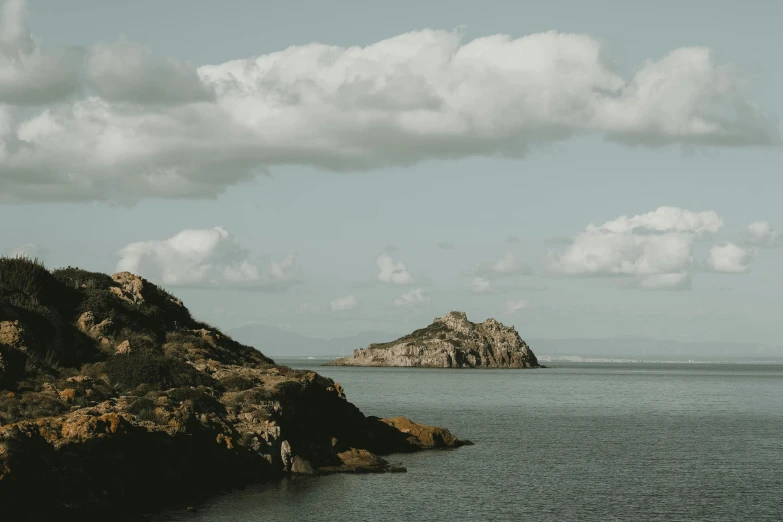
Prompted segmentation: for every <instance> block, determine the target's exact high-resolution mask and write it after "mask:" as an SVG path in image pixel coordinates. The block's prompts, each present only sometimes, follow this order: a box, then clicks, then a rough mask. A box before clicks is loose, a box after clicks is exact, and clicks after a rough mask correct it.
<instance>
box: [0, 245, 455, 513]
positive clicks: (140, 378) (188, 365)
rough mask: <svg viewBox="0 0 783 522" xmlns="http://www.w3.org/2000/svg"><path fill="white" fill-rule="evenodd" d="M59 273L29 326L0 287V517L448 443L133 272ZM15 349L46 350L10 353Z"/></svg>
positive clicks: (137, 504) (100, 507)
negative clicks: (357, 400) (357, 401)
mask: <svg viewBox="0 0 783 522" xmlns="http://www.w3.org/2000/svg"><path fill="white" fill-rule="evenodd" d="M2 262H3V261H2V259H1V258H0V269H2ZM59 277H60V278H62V279H58V277H53V278H52V279H51V280H50V281H49V283H48V284H49V285H50V286H51V288H49V289H48V290H47V292H49V294H56V292H57V291H58V286H57V285H58V284H60V285H62V288H61V291H62V293H63V297H64V298H63V299H58V298H57V297H56V295H55V298H54V299H53V300H52V302H56V303H57V307H56V308H55V307H52V308H51V309H48V311H47V313H45V314H40V317H37V318H36V319H35V323H26V321H30V319H28V318H27V316H26V315H20V316H17V315H15V313H16V312H15V311H14V308H13V306H12V305H11V304H9V303H8V302H7V300H6V298H5V297H3V296H0V313H2V314H3V315H2V317H3V319H10V320H5V321H3V322H2V323H0V389H3V390H5V391H4V392H3V399H4V400H5V401H7V404H6V406H7V408H6V409H4V411H3V416H2V417H0V418H2V422H3V423H4V424H2V425H0V506H2V516H0V519H2V520H5V519H9V520H15V519H18V518H19V516H17V515H20V516H23V517H24V519H36V520H79V519H80V518H81V515H82V514H84V513H88V512H89V513H90V515H94V514H99V515H100V517H95V518H107V519H108V518H111V516H113V515H114V514H116V513H117V512H118V510H125V509H126V508H127V507H128V506H134V509H137V510H147V509H152V510H154V509H157V508H158V507H160V506H165V505H168V504H172V503H178V502H183V504H181V505H188V504H186V503H185V502H188V501H189V499H191V498H192V494H193V492H194V491H196V490H197V491H199V493H201V492H204V493H205V494H206V493H209V492H217V491H220V490H224V489H226V488H231V487H235V486H241V485H243V484H247V483H250V482H257V481H262V480H266V479H269V478H274V477H280V476H282V475H284V474H286V473H294V474H307V475H319V474H321V473H335V472H393V471H402V470H404V468H401V467H400V466H396V465H393V464H390V463H389V462H387V461H386V460H385V459H384V458H382V457H381V455H387V454H390V453H395V452H408V451H418V450H422V449H428V448H437V447H456V446H457V445H459V444H460V441H459V440H458V439H457V438H456V437H454V436H453V435H451V434H450V433H449V432H448V431H447V430H440V429H439V428H435V427H430V426H423V425H418V424H416V423H414V422H412V421H410V420H408V419H405V421H401V420H397V419H396V418H395V419H386V420H381V419H378V418H377V417H368V416H365V415H364V414H363V413H362V412H361V411H360V410H359V409H358V408H357V407H356V406H355V405H353V404H352V403H350V402H349V401H348V400H346V396H345V390H343V387H342V386H341V385H340V384H339V383H336V382H334V381H333V380H332V379H328V378H325V377H323V376H321V375H318V374H317V373H315V372H312V371H305V370H294V369H291V368H287V367H284V366H279V365H276V364H275V363H274V361H273V360H271V359H269V358H268V357H265V356H264V355H263V354H261V353H260V352H258V350H256V349H254V348H253V347H250V346H245V345H242V344H240V343H238V342H236V341H234V340H233V339H231V338H230V337H229V336H226V335H223V334H222V333H221V332H219V331H218V330H216V329H214V328H210V327H206V326H205V325H203V324H202V323H199V322H197V321H195V320H194V319H193V318H192V317H191V316H190V313H189V312H188V311H187V309H186V308H184V306H182V304H181V302H179V301H178V300H176V298H173V297H171V296H170V295H169V294H167V293H166V292H165V291H163V290H161V289H159V288H158V287H156V286H155V285H153V284H151V283H148V282H146V281H144V280H143V279H142V278H140V277H138V276H135V275H133V274H130V273H119V274H115V276H113V278H111V280H109V278H108V277H107V276H105V275H103V274H93V273H90V272H86V271H83V270H78V269H66V270H65V271H64V273H60V274H59ZM100 292H103V295H100V294H99V293H100ZM96 297H97V299H96ZM118 298H119V299H122V300H123V301H125V302H128V303H134V305H133V306H126V305H125V303H124V302H120V301H119V300H118ZM65 303H67V304H65ZM95 303H100V308H98V307H97V306H96V305H95ZM41 306H42V307H43V308H46V306H48V305H46V303H45V302H43V301H42V305H41ZM90 306H94V308H93V310H94V311H86V312H83V311H84V310H89V307H90ZM68 307H71V308H70V309H68ZM98 310H100V311H98ZM77 311H78V312H77ZM82 312H83V313H82ZM97 315H100V316H102V317H96V316H97ZM109 316H111V318H112V319H111V320H109V319H108V317H109ZM33 324H34V327H33V326H32V325H33ZM142 324H143V325H144V326H141V325H142ZM133 325H138V326H139V328H140V329H139V331H128V332H127V336H123V337H121V338H119V339H115V335H116V334H117V333H118V332H119V331H122V330H125V329H130V328H133ZM120 327H121V328H122V330H121V329H120ZM82 333H84V334H86V335H82ZM129 339H132V340H133V345H132V344H131V342H130V341H129ZM136 339H138V344H137V341H136ZM120 341H122V342H120ZM111 347H114V348H115V349H114V351H110V350H109V348H111ZM28 349H30V350H31V353H34V354H35V355H36V357H41V356H42V355H43V356H44V357H45V358H46V359H45V360H44V359H43V358H39V359H36V364H35V365H26V362H27V358H28V357H27V354H26V352H27V351H28ZM142 350H143V353H144V356H140V355H141V352H142ZM41 362H43V363H44V364H41ZM25 368H27V370H25ZM9 369H10V370H9ZM11 370H13V372H15V373H14V375H15V377H14V378H8V375H9V371H11ZM13 372H12V373H13ZM17 377H24V378H25V380H24V385H22V381H19V380H18V379H17ZM15 379H17V380H15ZM16 404H19V405H25V406H26V407H16ZM396 426H400V428H397V427H396ZM403 430H405V431H403ZM439 430H440V431H439ZM42 491H44V492H45V493H46V494H41V492H42ZM30 498H35V499H36V502H34V503H31V502H29V501H28V499H30ZM31 510H40V511H41V513H40V515H41V516H38V515H39V513H37V512H36V513H30V511H31Z"/></svg>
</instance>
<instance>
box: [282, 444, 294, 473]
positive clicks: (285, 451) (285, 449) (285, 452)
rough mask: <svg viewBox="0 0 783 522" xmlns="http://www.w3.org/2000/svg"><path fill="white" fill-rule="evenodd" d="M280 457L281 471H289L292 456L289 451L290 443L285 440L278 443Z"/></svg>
mask: <svg viewBox="0 0 783 522" xmlns="http://www.w3.org/2000/svg"><path fill="white" fill-rule="evenodd" d="M280 458H281V459H283V471H286V472H287V471H291V463H292V462H293V460H294V457H293V454H292V453H291V444H289V443H288V441H287V440H284V441H283V443H282V444H281V445H280Z"/></svg>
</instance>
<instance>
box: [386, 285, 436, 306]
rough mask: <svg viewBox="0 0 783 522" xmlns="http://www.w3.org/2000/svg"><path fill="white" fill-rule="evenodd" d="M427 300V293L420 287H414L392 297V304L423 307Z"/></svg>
mask: <svg viewBox="0 0 783 522" xmlns="http://www.w3.org/2000/svg"><path fill="white" fill-rule="evenodd" d="M429 302H430V296H429V293H428V292H426V291H425V290H423V289H421V288H414V289H413V290H411V291H409V292H406V293H404V294H402V295H401V296H400V297H397V298H395V299H394V305H395V306H399V307H403V308H418V307H423V306H427V305H428V304H429Z"/></svg>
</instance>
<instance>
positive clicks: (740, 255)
mask: <svg viewBox="0 0 783 522" xmlns="http://www.w3.org/2000/svg"><path fill="white" fill-rule="evenodd" d="M752 261H753V250H751V249H749V248H743V247H741V246H738V245H735V244H734V243H723V244H722V245H715V246H713V247H712V248H710V254H709V256H708V257H707V260H706V261H705V262H704V265H705V266H706V267H707V268H708V269H710V270H712V271H714V272H723V273H726V274H744V273H746V272H749V271H750V264H751V262H752Z"/></svg>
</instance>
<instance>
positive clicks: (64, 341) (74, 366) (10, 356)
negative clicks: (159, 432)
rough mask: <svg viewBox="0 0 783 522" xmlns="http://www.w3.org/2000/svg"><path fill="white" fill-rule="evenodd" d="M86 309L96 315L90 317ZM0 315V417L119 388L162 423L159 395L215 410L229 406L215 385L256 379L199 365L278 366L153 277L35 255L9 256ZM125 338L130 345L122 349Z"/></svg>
mask: <svg viewBox="0 0 783 522" xmlns="http://www.w3.org/2000/svg"><path fill="white" fill-rule="evenodd" d="M128 284H130V287H129V286H128ZM134 285H135V286H134ZM129 288H130V289H129ZM129 292H130V293H129ZM85 312H90V313H91V314H92V317H91V318H90V317H89V316H87V317H88V319H83V317H82V316H83V314H84V313H85ZM80 318H82V319H83V320H82V321H81V323H80ZM0 322H3V324H4V325H5V326H4V327H3V328H4V331H3V334H2V336H0V424H6V423H9V422H14V421H17V420H21V419H29V418H38V417H47V416H55V415H60V414H63V413H65V412H67V411H69V410H70V409H72V408H74V407H84V406H89V405H93V404H97V403H98V402H100V401H104V400H107V399H109V398H112V397H117V396H119V395H126V396H130V397H131V398H133V400H134V401H135V402H133V404H132V405H131V410H132V411H133V412H134V413H135V414H137V415H138V416H140V417H139V418H144V419H146V420H154V417H155V401H156V400H157V399H158V398H159V397H167V399H168V400H170V401H173V402H176V403H184V404H187V405H189V406H190V407H192V408H193V409H194V410H196V411H198V412H202V413H216V412H220V411H224V410H225V407H224V406H223V405H221V404H220V402H219V401H218V400H217V399H216V398H215V397H214V396H213V392H212V391H210V390H209V388H214V389H216V390H219V391H220V392H221V393H222V392H223V391H225V390H233V391H236V392H240V391H242V390H248V389H250V388H252V387H253V386H255V385H256V384H257V383H255V382H254V381H253V380H252V379H249V378H243V377H240V376H230V377H229V378H227V379H225V382H222V383H220V382H217V381H215V380H214V379H213V378H212V377H210V376H209V374H208V373H206V372H201V371H199V370H197V369H196V368H195V367H194V364H198V363H201V362H205V361H207V360H216V361H219V362H220V363H223V364H236V365H249V366H254V367H267V366H269V365H271V364H273V362H272V361H271V360H270V359H268V358H266V357H264V356H263V355H262V354H260V353H259V352H257V351H256V350H255V349H253V348H251V347H248V346H244V345H241V344H239V343H237V342H235V341H233V340H231V338H230V337H228V336H225V335H223V334H222V333H220V332H218V331H217V330H215V329H214V328H212V327H210V326H209V325H207V324H205V323H202V322H199V321H196V320H194V319H193V318H192V316H191V315H190V312H189V311H188V310H187V308H185V307H184V306H183V305H182V303H181V302H180V301H178V300H177V299H176V298H175V297H174V296H172V295H171V294H169V293H168V292H166V291H165V290H163V289H162V288H160V287H158V286H156V285H154V284H152V283H150V282H148V281H143V282H142V281H139V280H134V279H132V278H131V279H130V283H127V284H126V282H125V281H123V280H122V279H121V278H120V279H119V281H115V280H114V279H113V278H112V277H111V276H108V275H106V274H101V273H96V272H89V271H86V270H81V269H79V268H72V267H68V268H63V269H58V270H54V271H52V272H49V271H48V270H47V269H46V267H45V266H44V265H43V264H42V263H41V262H40V261H38V260H37V259H29V258H26V257H14V258H9V257H0ZM80 324H81V326H80ZM93 325H100V329H99V330H95V331H93V330H91V328H92V326H93ZM124 341H128V343H129V344H130V347H131V348H130V350H126V353H115V352H116V350H117V347H118V346H119V345H120V344H121V343H123V342H124ZM284 371H285V370H284ZM260 394H261V395H263V394H264V392H260Z"/></svg>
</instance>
